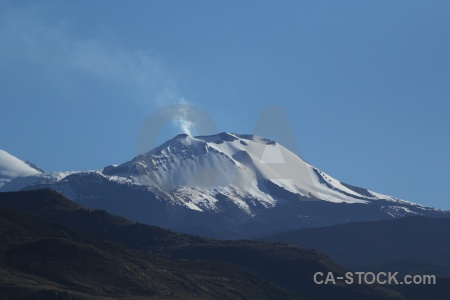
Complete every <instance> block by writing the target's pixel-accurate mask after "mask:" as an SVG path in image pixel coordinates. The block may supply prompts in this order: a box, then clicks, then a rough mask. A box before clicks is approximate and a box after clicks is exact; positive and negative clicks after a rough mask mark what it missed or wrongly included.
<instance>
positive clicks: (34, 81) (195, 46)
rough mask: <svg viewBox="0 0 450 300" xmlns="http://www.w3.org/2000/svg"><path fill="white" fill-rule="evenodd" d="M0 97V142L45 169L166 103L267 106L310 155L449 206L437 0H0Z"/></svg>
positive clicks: (86, 155)
mask: <svg viewBox="0 0 450 300" xmlns="http://www.w3.org/2000/svg"><path fill="white" fill-rule="evenodd" d="M0 99H1V100H0V101H1V106H0V127H1V128H2V130H1V138H0V148H1V149H3V150H5V151H8V152H10V153H11V154H13V155H15V156H18V157H19V158H21V159H25V160H29V161H31V162H33V163H35V164H37V165H38V166H40V167H41V168H43V169H44V170H46V171H57V170H86V169H102V168H103V167H104V166H106V165H109V164H112V163H122V162H125V161H127V160H130V159H131V158H132V157H133V156H134V155H135V152H136V140H137V138H138V134H139V130H140V128H141V126H142V124H143V123H144V121H145V120H146V119H147V118H148V117H149V115H150V114H151V113H152V112H155V111H156V110H158V109H161V108H163V107H165V106H167V105H169V104H177V103H187V104H190V105H194V106H196V107H198V108H199V109H201V110H203V111H204V112H205V113H206V114H208V115H209V116H210V117H211V118H212V119H213V120H214V122H215V124H216V127H217V131H229V132H236V133H251V132H253V130H254V128H255V124H256V121H257V119H258V116H259V113H260V111H261V110H262V109H263V108H264V107H267V106H279V107H281V108H282V109H283V110H284V112H285V113H286V116H287V119H288V122H289V124H290V126H291V128H292V130H293V131H294V132H295V135H296V140H297V143H298V145H299V148H300V152H301V153H300V154H301V156H302V157H303V158H304V159H305V160H307V161H308V162H310V163H311V164H313V165H314V166H316V167H318V168H320V169H321V170H323V171H325V172H327V173H328V174H330V175H331V176H334V177H335V178H337V179H339V180H341V181H344V182H347V183H350V184H353V185H357V186H361V187H366V188H369V189H372V190H374V191H377V192H380V193H384V194H389V195H392V196H396V197H400V198H403V199H406V200H410V201H414V202H418V203H421V204H425V205H429V206H434V207H438V208H444V209H450V197H449V191H450V139H449V129H450V1H437V0H434V1H410V0H409V1H375V0H374V1H360V0H358V1H356V0H355V1H297V0H296V1H287V0H285V1H260V0H258V1H256V0H254V1H251V0H248V1H111V0H108V1H4V0H3V1H0ZM177 124H178V125H183V124H181V123H177ZM177 124H175V123H174V124H172V125H168V126H166V127H165V128H164V130H163V131H162V132H161V133H160V134H159V137H158V140H159V141H164V140H167V139H169V138H171V137H173V136H174V135H175V134H177V133H179V132H181V131H182V127H183V126H178V125H177ZM191 130H192V131H193V133H195V126H193V127H192V128H191ZM211 133H213V132H211ZM274 138H275V139H276V136H275V137H274Z"/></svg>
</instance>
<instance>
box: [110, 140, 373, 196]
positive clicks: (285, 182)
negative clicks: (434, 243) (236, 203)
mask: <svg viewBox="0 0 450 300" xmlns="http://www.w3.org/2000/svg"><path fill="white" fill-rule="evenodd" d="M103 174H104V175H108V176H118V177H124V178H127V179H130V180H132V181H133V182H134V183H136V184H140V185H145V186H158V187H162V188H163V189H165V190H168V191H176V190H177V189H179V188H189V189H194V190H200V191H201V192H202V193H211V191H212V190H215V189H216V190H217V189H231V190H233V191H234V193H237V191H238V190H239V193H244V194H247V196H248V197H253V198H255V199H258V200H260V201H262V202H270V203H272V204H273V203H275V202H276V199H275V198H274V197H272V196H270V193H269V192H268V190H267V189H268V188H270V186H271V187H274V186H275V187H278V188H281V189H283V190H285V191H286V192H288V193H291V194H294V195H298V197H299V199H300V198H301V199H303V200H308V199H311V200H312V199H321V200H325V201H331V202H347V203H366V202H367V201H370V200H376V199H378V198H379V197H378V194H376V193H371V192H370V191H366V190H364V192H361V191H358V190H355V189H351V188H350V187H349V185H344V184H342V183H341V182H339V181H338V180H336V179H334V178H332V177H331V176H329V175H327V174H325V173H324V172H322V171H320V170H318V169H317V168H315V167H313V166H311V165H310V164H308V163H307V162H305V161H304V160H303V159H301V158H300V157H299V156H297V155H296V154H294V153H292V152H291V151H289V150H288V149H286V148H284V147H283V146H281V145H280V144H278V143H276V142H275V141H272V140H269V139H266V138H263V137H259V136H256V135H249V134H243V135H240V134H234V133H227V132H222V133H219V134H215V135H210V136H197V137H192V136H189V135H186V134H181V135H178V136H176V137H175V138H173V139H171V140H169V141H167V142H166V143H164V144H162V145H161V146H159V147H157V148H155V149H153V150H151V151H149V152H147V153H145V154H141V155H138V156H137V157H135V158H134V159H133V160H131V161H129V162H126V163H124V164H121V165H118V166H108V167H106V168H105V169H104V170H103ZM268 186H269V187H268Z"/></svg>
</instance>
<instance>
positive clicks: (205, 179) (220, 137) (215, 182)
mask: <svg viewBox="0 0 450 300" xmlns="http://www.w3.org/2000/svg"><path fill="white" fill-rule="evenodd" d="M46 187H47V188H52V189H54V190H57V191H58V192H61V193H62V194H64V195H65V196H66V197H68V198H69V199H71V200H74V201H75V202H77V203H80V204H82V205H84V206H86V207H89V208H95V209H106V210H108V211H110V212H112V213H115V214H118V215H122V216H124V217H127V218H129V219H132V220H134V221H139V222H143V223H148V224H154V225H159V226H162V227H165V228H171V229H174V230H178V231H183V232H188V233H195V234H201V235H208V236H211V237H218V238H245V237H254V236H261V235H264V234H269V233H271V232H272V233H274V232H281V231H285V230H289V229H298V228H303V227H317V226H326V225H332V224H338V223H345V222H352V221H365V220H381V219H390V218H397V217H404V216H409V215H424V216H430V217H433V216H447V215H450V212H448V211H443V210H439V209H433V208H430V207H426V206H423V205H419V204H416V203H412V202H409V201H405V200H401V199H397V198H394V197H391V196H387V195H383V194H380V193H376V192H373V191H370V190H367V189H364V188H360V187H355V186H353V185H349V184H346V183H342V182H340V181H339V180H337V179H335V178H333V177H332V176H330V175H328V174H326V173H325V172H322V171H321V170H319V169H317V168H315V167H314V166H312V165H311V164H309V163H307V162H306V161H304V160H303V159H302V158H300V157H298V156H297V155H295V154H294V153H292V152H291V151H289V150H288V149H286V148H284V147H283V146H282V145H280V144H278V143H277V142H275V141H273V140H270V139H266V138H263V137H259V136H256V135H249V134H244V135H242V134H241V135H240V134H233V133H227V132H223V133H220V134H216V135H209V136H197V137H192V136H189V135H186V134H182V135H178V136H176V137H174V138H172V139H171V140H169V141H167V142H165V143H163V144H162V145H160V146H158V147H156V148H154V149H152V150H150V151H149V152H147V153H144V154H140V155H138V156H136V157H135V158H133V159H132V160H130V161H127V162H125V163H122V164H119V165H109V166H107V167H105V168H104V169H103V170H102V171H86V172H74V171H70V172H55V173H45V174H36V175H33V176H27V177H19V178H17V179H14V180H12V181H11V182H8V183H7V184H5V185H4V186H3V187H1V188H0V191H13V190H21V189H24V190H32V189H40V188H46ZM126 199H130V200H129V201H128V200H126Z"/></svg>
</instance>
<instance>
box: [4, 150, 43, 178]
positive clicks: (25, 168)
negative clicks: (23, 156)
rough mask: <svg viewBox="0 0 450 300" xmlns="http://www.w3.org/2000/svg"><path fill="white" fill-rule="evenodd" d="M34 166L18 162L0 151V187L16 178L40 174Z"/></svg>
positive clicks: (13, 157)
mask: <svg viewBox="0 0 450 300" xmlns="http://www.w3.org/2000/svg"><path fill="white" fill-rule="evenodd" d="M41 173H43V171H42V170H41V169H39V168H38V167H36V166H35V165H33V164H31V163H29V162H26V161H23V160H20V159H18V158H17V157H15V156H13V155H11V154H9V153H8V152H6V151H4V150H0V187H2V186H3V185H5V184H6V183H8V182H10V181H11V180H13V179H15V178H17V177H25V176H31V175H37V174H41Z"/></svg>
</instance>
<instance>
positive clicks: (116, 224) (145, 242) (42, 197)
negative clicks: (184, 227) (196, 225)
mask: <svg viewBox="0 0 450 300" xmlns="http://www.w3.org/2000/svg"><path fill="white" fill-rule="evenodd" d="M0 204H2V205H8V206H12V207H15V208H17V209H21V210H25V211H28V212H32V213H34V214H35V215H38V216H40V217H42V218H45V219H47V220H50V221H52V222H58V223H60V224H63V225H64V226H67V227H70V228H71V229H74V230H77V231H80V232H83V233H84V234H89V235H91V236H92V237H91V238H90V239H91V240H94V241H97V242H98V240H97V238H101V239H104V240H110V241H114V242H118V243H121V244H123V245H126V246H130V247H132V248H135V249H142V250H146V252H145V253H144V252H140V251H137V250H131V249H129V248H125V247H122V246H117V245H115V244H111V243H108V242H98V243H100V245H103V244H105V245H106V244H107V245H112V246H111V249H113V250H114V249H116V248H117V249H120V251H122V252H126V253H127V254H123V253H119V252H120V251H119V250H117V251H119V252H116V253H110V252H108V254H109V255H108V258H109V259H114V258H115V256H116V255H119V257H121V259H127V258H128V257H129V255H128V254H130V255H132V257H133V262H136V263H137V264H138V265H139V264H141V261H140V259H139V257H144V258H143V259H144V260H148V261H150V262H152V263H153V265H155V264H156V263H155V262H154V261H155V260H156V261H157V262H158V263H160V262H162V263H164V264H169V266H168V267H166V269H165V270H166V272H163V274H165V275H167V276H169V275H168V274H171V275H173V274H180V276H181V275H183V274H185V273H183V272H187V271H186V268H187V269H189V271H190V272H192V273H190V274H189V275H186V276H192V277H193V278H195V277H196V276H198V272H199V273H201V274H202V276H205V278H204V279H202V280H200V282H202V284H206V283H208V282H214V279H213V275H216V273H214V272H213V270H217V271H219V270H220V272H223V273H222V274H221V275H222V276H223V277H224V278H223V280H222V279H220V280H219V279H215V280H217V287H216V288H215V289H218V290H217V291H215V290H214V289H212V290H209V291H210V292H211V291H214V293H217V295H218V296H217V297H216V296H215V297H214V298H220V297H221V296H224V297H230V298H238V297H237V295H235V294H231V295H224V292H221V291H220V288H221V287H222V284H223V283H224V281H228V282H230V283H229V284H230V289H231V290H232V289H233V278H236V277H233V275H234V276H237V278H239V280H243V285H242V289H241V293H242V295H243V296H244V298H252V297H257V298H260V299H261V298H264V297H266V298H269V299H270V298H271V297H272V296H273V295H274V293H280V295H281V294H282V293H286V292H283V291H282V290H280V289H277V288H276V287H275V286H273V285H271V284H269V283H266V288H269V290H268V291H264V290H261V291H259V292H257V293H256V294H252V288H258V285H259V284H260V283H261V284H262V283H263V281H262V279H258V278H259V277H262V278H264V279H265V280H268V281H270V282H272V283H274V284H276V285H278V286H280V287H282V288H285V289H286V290H289V291H291V292H293V293H295V294H297V295H299V296H302V297H305V298H308V299H339V298H341V299H400V298H401V297H400V296H399V295H398V294H396V293H395V292H393V291H390V290H388V289H384V288H380V287H375V286H345V285H339V284H338V285H329V286H318V285H315V284H314V282H313V280H312V278H313V274H314V272H317V271H322V272H333V273H335V274H343V273H344V272H345V270H344V269H343V268H342V267H341V266H339V265H338V264H336V263H335V262H333V261H332V260H330V259H329V258H328V257H327V256H325V255H323V254H321V253H319V252H317V251H315V250H311V249H302V248H299V247H293V246H288V245H283V244H279V243H268V242H252V241H216V240H211V239H206V238H200V237H196V236H191V235H186V234H178V233H175V232H172V231H169V230H165V229H161V228H158V227H154V226H148V225H144V224H135V223H133V222H130V221H128V220H126V219H124V218H121V217H116V216H113V215H110V214H108V213H106V212H104V211H95V210H94V211H93V210H88V209H85V208H83V207H81V206H79V205H76V204H74V203H73V202H71V201H69V200H67V199H66V198H64V197H63V196H61V195H60V194H58V193H56V192H54V191H51V190H38V191H26V192H15V193H0ZM28 216H30V215H28ZM49 226H50V228H53V229H52V230H56V229H55V228H59V227H62V226H61V225H57V224H53V225H49ZM49 230H50V229H49ZM63 232H64V234H63V235H65V232H66V231H64V230H63ZM61 234H62V233H60V231H58V230H56V231H55V232H54V231H49V232H48V235H45V236H43V237H42V240H38V241H36V242H35V241H33V242H32V243H31V244H30V243H28V241H26V240H25V241H23V243H22V244H21V245H19V246H17V247H19V248H15V250H14V251H12V250H10V252H7V253H6V254H7V255H13V253H19V254H20V253H22V256H19V257H18V258H16V259H15V261H18V262H19V263H20V262H22V265H28V264H30V265H33V264H35V263H33V261H34V260H37V261H39V258H40V256H39V255H38V256H33V255H34V254H33V253H39V252H48V251H50V253H52V252H55V250H54V249H59V250H61V252H63V253H66V252H67V255H75V256H76V257H79V258H80V260H81V256H77V255H78V254H77V253H76V252H77V251H75V250H74V249H75V248H76V249H80V251H88V250H89V251H90V249H93V248H92V247H84V246H83V247H81V246H79V247H78V246H77V243H78V242H77V240H76V241H72V239H68V238H64V237H63V236H61ZM71 234H73V235H74V238H75V237H76V238H77V239H81V240H82V241H83V243H87V242H84V239H86V238H85V237H83V236H81V235H79V234H77V233H75V232H71ZM31 236H35V235H34V233H33V234H32V235H31ZM97 242H96V243H97ZM74 243H75V246H74ZM14 247H16V246H14ZM74 247H75V248H74ZM77 247H78V248H77ZM108 247H109V246H108ZM97 248H98V247H94V250H95V249H97ZM30 249H31V250H30ZM86 249H88V250H86ZM101 249H103V251H104V249H105V247H103V248H101ZM94 250H92V251H93V252H92V253H91V252H89V251H88V254H89V255H87V254H86V259H88V261H89V259H92V261H93V262H95V261H96V260H95V257H101V256H98V255H100V254H99V252H98V251H94ZM113 250H111V251H113ZM114 251H116V250H114ZM127 251H129V252H127ZM149 251H150V252H153V253H157V254H159V256H154V255H150V254H149ZM56 252H58V251H56ZM91 256H93V257H94V258H90V257H91ZM13 257H14V256H11V258H13ZM29 257H32V258H29ZM44 257H45V256H44ZM147 257H148V258H147ZM164 257H171V259H169V260H167V259H166V258H164ZM173 259H176V260H175V261H174V260H173ZM179 259H183V260H181V261H180V260H179ZM186 259H188V260H186ZM9 261H14V260H11V259H9ZM25 261H26V263H25ZM173 262H176V266H173ZM79 263H80V264H81V265H85V264H86V261H79ZM170 263H172V265H171V264H170ZM89 264H90V265H95V263H89ZM142 264H143V266H146V268H149V270H154V268H153V269H152V268H151V267H150V266H148V262H147V263H144V262H142ZM111 265H113V263H111ZM119 265H126V264H125V263H121V264H119ZM206 266H208V267H211V268H213V270H211V269H208V268H207V270H205V269H204V268H205V267H206ZM46 267H47V266H46ZM67 267H69V266H67ZM48 268H50V269H52V267H51V266H48ZM133 268H136V267H135V266H133ZM215 268H216V269H215ZM238 268H239V269H238ZM158 269H159V270H160V269H161V268H158ZM242 269H244V270H246V271H242ZM88 270H90V271H89V273H92V274H95V270H91V269H89V268H88ZM137 270H141V269H140V268H137ZM27 272H31V271H30V270H28V269H27ZM124 272H125V271H124ZM155 272H156V271H155ZM167 272H168V273H167ZM247 272H250V273H252V274H255V275H256V277H255V278H254V280H255V281H252V283H251V284H250V283H245V282H244V281H245V280H250V279H249V278H245V276H246V275H248V273H247ZM119 274H121V273H119ZM124 274H127V273H126V272H125V273H124ZM136 275H137V276H138V279H139V280H141V279H142V280H144V281H145V280H146V278H147V277H148V276H147V275H145V274H140V273H139V272H138V273H136ZM76 276H79V274H78V275H76ZM86 276H87V275H86ZM96 276H98V274H97V275H96ZM124 276H125V275H124ZM152 276H154V277H152V278H158V276H159V273H153V274H152ZM173 276H175V275H173ZM208 276H209V277H208ZM175 277H176V276H175ZM164 278H165V277H164V276H163V279H164ZM132 279H133V278H130V279H129V280H132ZM138 279H136V280H138ZM163 279H161V280H159V279H158V282H162V283H164V280H163ZM178 279H179V278H178V277H176V278H175V279H173V281H171V282H173V286H172V288H171V289H173V291H174V292H177V291H178V290H177V284H181V285H182V286H183V289H181V290H182V291H180V294H183V293H184V294H183V295H184V296H183V297H185V296H188V295H189V296H191V295H194V296H195V293H197V292H198V290H200V291H203V289H202V288H201V287H199V286H197V285H195V283H196V281H194V282H192V283H191V284H192V286H189V285H188V284H187V283H185V282H182V281H177V280H178ZM96 280H98V279H96ZM68 282H71V281H70V280H69V281H68ZM93 282H95V280H94V281H93ZM203 282H205V283H203ZM133 284H134V285H135V286H139V282H138V283H133ZM98 285H99V286H101V284H100V283H98ZM96 286H97V285H96ZM114 286H115V285H114ZM118 286H120V285H118ZM146 286H151V285H150V284H149V283H146ZM184 288H186V289H187V290H188V291H191V294H189V292H187V291H185V290H184ZM208 289H211V288H210V287H208ZM114 291H115V290H112V291H111V292H114ZM138 291H139V290H132V291H126V292H128V293H137V292H138ZM152 291H153V292H155V291H154V290H152ZM262 291H264V296H261V295H260V292H262ZM91 292H92V291H91ZM221 293H222V294H221ZM210 295H211V293H210V294H208V293H206V292H205V296H210ZM286 295H287V294H285V295H283V296H282V298H285V297H287V296H286ZM197 296H198V295H197ZM201 296H203V295H201ZM289 297H290V296H289ZM272 299H280V298H278V297H275V298H272Z"/></svg>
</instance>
